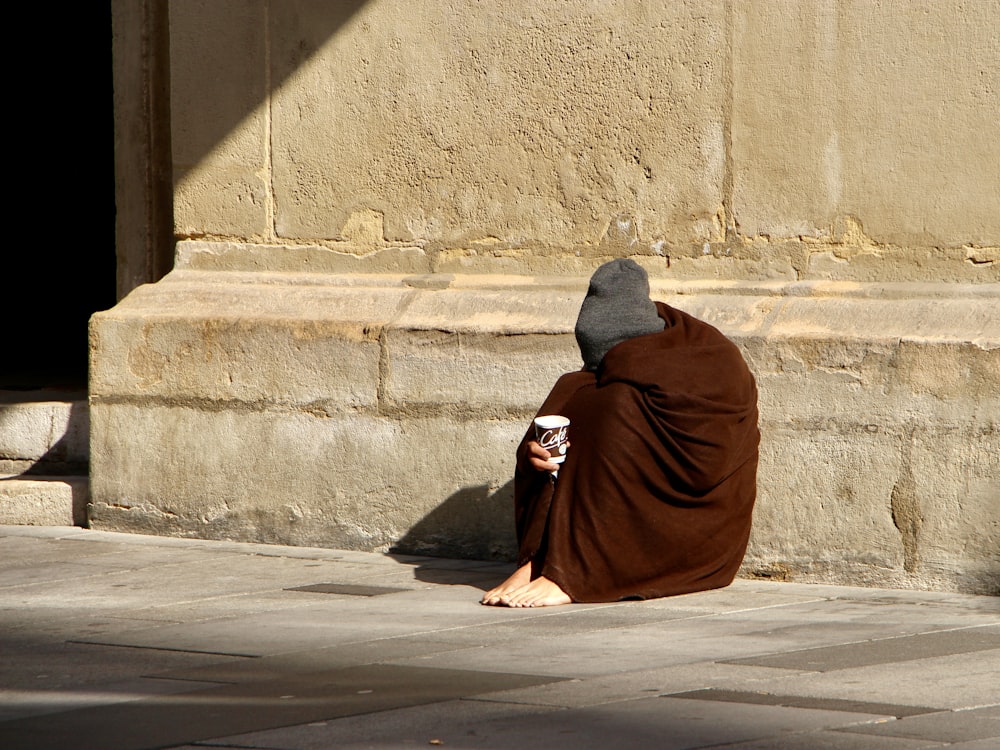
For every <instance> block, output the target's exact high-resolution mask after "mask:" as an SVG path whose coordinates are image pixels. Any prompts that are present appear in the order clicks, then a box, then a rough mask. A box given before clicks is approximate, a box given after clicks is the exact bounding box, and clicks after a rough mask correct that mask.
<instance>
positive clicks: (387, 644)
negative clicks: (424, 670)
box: [156, 638, 454, 683]
mask: <svg viewBox="0 0 1000 750" xmlns="http://www.w3.org/2000/svg"><path fill="white" fill-rule="evenodd" d="M452 649H454V646H453V645H452V644H449V643H440V642H437V641H433V640H429V639H427V638H423V639H420V640H408V639H397V638H387V639H383V640H378V641H371V642H368V643H351V644H348V645H345V646H330V647H326V648H316V649H310V650H307V651H295V652H291V653H283V654H276V655H274V656H261V657H256V658H249V659H247V658H242V659H236V660H230V661H216V662H214V663H212V664H208V665H206V666H200V667H193V668H190V669H188V668H183V669H178V670H173V671H169V672H159V673H157V675H156V676H157V677H159V678H161V679H176V680H199V681H204V682H228V683H241V682H254V681H262V680H275V679H280V678H283V677H287V676H289V675H293V674H305V673H308V672H317V671H321V670H331V669H342V668H345V667H356V666H361V665H363V664H380V663H387V662H389V661H391V660H392V659H399V658H410V657H414V656H424V655H426V654H433V653H438V652H441V651H448V650H452Z"/></svg>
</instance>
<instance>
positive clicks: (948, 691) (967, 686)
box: [756, 651, 1000, 709]
mask: <svg viewBox="0 0 1000 750" xmlns="http://www.w3.org/2000/svg"><path fill="white" fill-rule="evenodd" d="M998 665H1000V651H976V652H973V653H969V654H956V655H952V656H941V657H935V658H929V659H919V660H915V661H904V662H897V663H895V664H874V665H870V666H866V667H858V668H854V669H844V670H839V671H836V672H797V673H792V674H780V673H779V674H777V675H776V674H775V672H779V670H771V672H770V673H769V674H768V673H767V670H766V669H765V668H763V667H762V668H760V669H761V670H762V672H764V676H762V677H761V678H760V680H759V681H758V683H757V685H756V687H757V689H759V690H763V691H769V692H775V693H785V692H792V693H794V694H795V695H800V696H815V697H824V698H840V699H844V700H870V701H882V702H898V703H903V704H907V705H914V706H920V705H924V706H938V707H940V708H942V709H946V708H947V709H957V708H963V707H967V706H976V705H983V704H989V703H994V702H996V703H1000V679H998V675H1000V666H998ZM780 671H783V670H780Z"/></svg>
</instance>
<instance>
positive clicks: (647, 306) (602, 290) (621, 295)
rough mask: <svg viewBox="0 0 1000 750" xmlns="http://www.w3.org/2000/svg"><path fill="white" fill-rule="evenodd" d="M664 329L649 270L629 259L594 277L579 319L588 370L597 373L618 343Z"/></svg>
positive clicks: (611, 263)
mask: <svg viewBox="0 0 1000 750" xmlns="http://www.w3.org/2000/svg"><path fill="white" fill-rule="evenodd" d="M663 326H664V322H663V318H661V317H660V316H659V315H658V314H657V312H656V305H655V304H653V301H652V300H651V299H650V298H649V277H648V276H647V275H646V270H645V269H644V268H643V267H642V266H640V265H639V264H638V263H636V262H635V261H634V260H629V259H628V258H618V259H617V260H612V261H609V262H607V263H605V264H604V265H602V266H601V267H600V268H598V269H597V270H596V271H594V275H593V276H591V277H590V288H589V289H588V290H587V296H586V297H585V298H584V300H583V305H582V306H581V307H580V316H579V317H578V318H577V320H576V342H577V344H579V345H580V354H582V355H583V365H584V367H585V368H586V369H588V370H596V369H597V368H598V366H599V365H600V364H601V360H602V359H604V355H605V354H607V353H608V351H610V349H611V348H612V347H613V346H615V345H616V344H620V343H621V342H622V341H625V340H626V339H630V338H632V337H633V336H643V335H645V334H647V333H656V332H658V331H662V330H663Z"/></svg>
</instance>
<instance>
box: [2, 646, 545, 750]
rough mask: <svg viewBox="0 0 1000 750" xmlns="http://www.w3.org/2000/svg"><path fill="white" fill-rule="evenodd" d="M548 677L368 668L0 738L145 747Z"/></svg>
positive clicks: (123, 706) (25, 729) (121, 708)
mask: <svg viewBox="0 0 1000 750" xmlns="http://www.w3.org/2000/svg"><path fill="white" fill-rule="evenodd" d="M550 679H551V678H548V677H537V676H531V675H524V674H500V673H494V674H491V675H486V676H484V675H479V674H476V673H470V672H460V671H455V670H434V669H431V670H426V669H414V668H407V667H391V666H386V665H377V664H375V665H364V666H361V667H356V668H347V669H343V670H334V671H329V672H316V673H312V674H309V675H302V676H294V677H289V678H285V679H282V680H272V681H266V682H253V683H246V684H241V685H225V686H213V687H211V688H208V689H205V690H195V691H187V692H184V693H177V694H174V695H170V696H162V697H154V698H147V699H142V700H136V701H129V702H126V703H115V704H111V705H104V706H97V707H92V708H87V709H78V710H74V711H66V712H63V713H61V714H59V715H58V720H55V718H54V717H52V716H51V715H49V716H40V717H26V718H23V719H15V720H12V721H7V722H4V723H3V724H2V725H0V738H5V739H6V741H8V742H10V743H11V744H10V745H7V747H31V748H33V749H34V750H49V749H50V748H51V749H52V750H55V749H56V748H58V749H59V750H64V749H65V748H69V747H72V748H74V750H108V748H114V749H115V750H147V749H149V748H165V747H170V746H171V745H179V744H189V743H191V742H195V741H198V740H202V739H210V738H213V737H220V736H226V735H231V734H237V733H240V734H242V733H246V732H250V731H260V730H262V729H269V728H274V727H284V726H295V725H298V724H303V723H307V722H312V721H321V720H327V719H330V718H336V717H339V716H352V715H356V714H372V713H378V712H381V711H386V710H390V709H393V708H399V707H401V706H413V705H421V704H426V703H440V702H443V701H449V700H454V699H456V698H459V697H462V696H463V695H466V694H476V693H480V692H488V691H490V690H493V689H504V688H510V687H514V686H517V685H529V684H533V683H534V684H537V683H539V682H546V681H549V680H550Z"/></svg>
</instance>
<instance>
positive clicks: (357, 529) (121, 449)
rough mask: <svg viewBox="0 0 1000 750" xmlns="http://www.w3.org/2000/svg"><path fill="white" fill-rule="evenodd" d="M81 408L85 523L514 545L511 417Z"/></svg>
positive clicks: (422, 543)
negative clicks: (85, 434)
mask: <svg viewBox="0 0 1000 750" xmlns="http://www.w3.org/2000/svg"><path fill="white" fill-rule="evenodd" d="M92 408H93V414H92V419H93V421H94V424H95V441H94V444H93V457H92V461H93V466H94V472H93V498H94V505H93V506H92V508H91V512H90V518H91V523H92V525H93V526H94V527H95V528H105V529H125V530H132V531H140V532H144V533H156V534H167V535H179V536H194V537H205V538H216V539H220V538H224V539H242V540H246V539H257V540H258V541H262V542H271V543H280V544H306V545H318V546H329V547H340V548H344V549H366V550H374V549H383V550H384V549H387V548H389V547H390V546H393V545H396V544H403V545H404V546H407V547H408V548H409V549H427V548H436V549H437V551H438V552H439V553H440V552H441V551H442V550H444V549H450V550H452V552H453V553H459V552H460V553H461V556H463V557H476V556H480V557H483V558H489V557H499V558H501V559H503V558H504V557H505V556H509V555H510V554H511V552H512V542H511V540H512V535H513V527H512V526H511V524H510V489H509V488H506V489H503V488H504V486H505V485H506V484H507V483H508V482H509V480H510V478H511V476H512V473H513V453H514V446H515V444H516V441H518V440H520V435H521V431H522V429H523V428H522V426H521V423H520V422H511V421H509V420H508V421H497V420H477V419H464V420H459V419H454V418H449V417H440V418H434V417H430V418H416V419H403V418H401V415H398V414H397V415H389V416H380V415H376V414H370V413H369V414H355V415H349V416H332V417H331V416H327V415H322V414H315V413H308V412H307V411H305V410H300V409H289V410H284V411H277V410H269V411H254V410H245V409H243V410H241V409H227V410H221V411H220V410H210V409H199V408H194V407H191V406H155V405H151V404H147V403H141V402H140V403H132V404H103V403H96V404H95V405H94V406H93V407H92ZM163 456H169V457H170V459H169V461H167V462H164V461H163V460H162V457H163ZM501 490H502V491H501ZM498 491H499V493H500V494H499V495H498V494H497V493H498ZM414 529H416V537H415V538H414V539H413V540H412V541H408V537H411V536H414V533H413V532H414Z"/></svg>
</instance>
